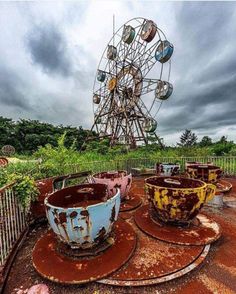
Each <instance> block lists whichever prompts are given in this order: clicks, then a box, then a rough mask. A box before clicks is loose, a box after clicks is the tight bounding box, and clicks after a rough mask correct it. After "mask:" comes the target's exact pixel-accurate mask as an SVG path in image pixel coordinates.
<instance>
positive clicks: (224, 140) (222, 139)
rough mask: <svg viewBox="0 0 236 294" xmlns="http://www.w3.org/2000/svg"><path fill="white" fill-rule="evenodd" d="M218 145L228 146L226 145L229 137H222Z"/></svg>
mask: <svg viewBox="0 0 236 294" xmlns="http://www.w3.org/2000/svg"><path fill="white" fill-rule="evenodd" d="M218 143H221V144H226V143H228V141H227V137H226V136H222V137H221V138H220V141H219V142H218Z"/></svg>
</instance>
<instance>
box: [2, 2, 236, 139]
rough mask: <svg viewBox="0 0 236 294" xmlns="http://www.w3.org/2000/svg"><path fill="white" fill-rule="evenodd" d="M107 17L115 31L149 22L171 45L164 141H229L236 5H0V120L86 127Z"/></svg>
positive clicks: (161, 120) (161, 117)
mask: <svg viewBox="0 0 236 294" xmlns="http://www.w3.org/2000/svg"><path fill="white" fill-rule="evenodd" d="M150 7H151V8H150ZM113 14H115V16H116V27H119V26H121V25H122V24H123V23H124V22H126V21H127V20H129V19H131V18H133V17H137V16H143V17H145V18H149V19H153V20H154V21H155V22H156V23H157V24H158V26H159V27H160V28H162V29H163V31H164V32H165V33H166V35H167V38H168V39H169V40H170V41H171V42H172V43H173V44H174V47H175V50H174V54H173V57H172V71H171V77H170V81H171V82H172V83H173V86H174V91H173V94H172V96H171V97H170V98H169V100H167V101H165V102H164V103H163V105H162V107H161V109H160V111H159V112H158V115H157V121H158V133H159V135H160V136H161V137H163V138H164V140H165V142H167V143H169V144H175V142H176V141H178V138H179V135H180V134H181V132H182V131H183V130H184V129H186V128H188V129H192V130H193V131H194V132H196V133H197V135H198V136H199V137H201V136H203V135H210V136H212V138H213V139H215V140H217V139H219V138H220V136H222V135H227V136H228V138H229V139H231V140H235V141H236V132H235V129H236V127H235V125H236V115H235V112H236V111H235V109H236V94H235V93H236V58H235V46H236V26H235V23H236V3H235V2H155V1H153V2H151V1H148V2H146V1H106V2H103V1H90V2H84V1H82V2H78V3H72V2H60V3H56V2H50V3H49V2H47V3H46V2H45V3H36V2H34V3H24V2H19V3H0V26H1V31H0V115H3V116H8V117H12V118H14V119H18V118H21V117H22V118H32V119H39V120H42V121H48V122H51V123H55V124H65V125H75V126H76V125H77V126H78V125H82V126H83V127H85V128H90V127H91V125H92V123H93V108H92V91H93V80H94V76H95V73H96V69H97V66H98V63H99V60H100V58H101V55H102V52H103V50H104V48H105V46H106V44H107V42H108V40H109V39H110V37H111V35H112V31H113V29H112V16H113ZM157 66H158V65H157ZM153 74H154V76H153V78H156V76H155V70H154V73H153Z"/></svg>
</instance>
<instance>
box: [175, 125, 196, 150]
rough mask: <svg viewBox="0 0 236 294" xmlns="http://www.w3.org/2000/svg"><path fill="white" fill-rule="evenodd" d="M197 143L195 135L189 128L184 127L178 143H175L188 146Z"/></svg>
mask: <svg viewBox="0 0 236 294" xmlns="http://www.w3.org/2000/svg"><path fill="white" fill-rule="evenodd" d="M196 144H197V135H196V134H195V133H193V132H192V131H191V130H188V129H186V130H185V131H184V132H183V134H182V135H181V136H180V143H177V145H178V146H181V147H190V146H194V145H196Z"/></svg>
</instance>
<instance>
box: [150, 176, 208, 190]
mask: <svg viewBox="0 0 236 294" xmlns="http://www.w3.org/2000/svg"><path fill="white" fill-rule="evenodd" d="M153 178H166V179H168V178H170V179H186V178H184V177H173V176H170V177H168V176H153V177H149V178H146V179H145V185H148V186H151V187H158V188H160V189H171V190H190V189H202V188H205V187H207V185H208V183H206V182H203V181H201V180H198V179H188V180H192V181H195V182H201V183H202V184H203V185H202V186H200V187H194V188H193V187H189V188H178V187H176V188H171V187H163V186H157V185H153V184H150V183H147V180H149V179H153Z"/></svg>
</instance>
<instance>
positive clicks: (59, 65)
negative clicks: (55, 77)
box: [27, 23, 72, 76]
mask: <svg viewBox="0 0 236 294" xmlns="http://www.w3.org/2000/svg"><path fill="white" fill-rule="evenodd" d="M27 46H28V49H29V51H30V54H31V57H32V60H33V61H34V62H35V63H36V64H39V65H40V66H41V67H42V68H43V70H44V71H45V72H47V73H49V74H51V73H52V74H53V73H56V74H61V75H64V76H69V75H70V74H71V72H72V63H71V60H70V58H69V54H68V51H67V44H66V40H65V39H64V36H63V34H62V32H61V31H60V30H59V29H58V27H56V26H55V25H53V24H47V23H46V24H41V25H40V26H34V27H33V29H32V30H31V31H30V33H29V34H28V36H27Z"/></svg>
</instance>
